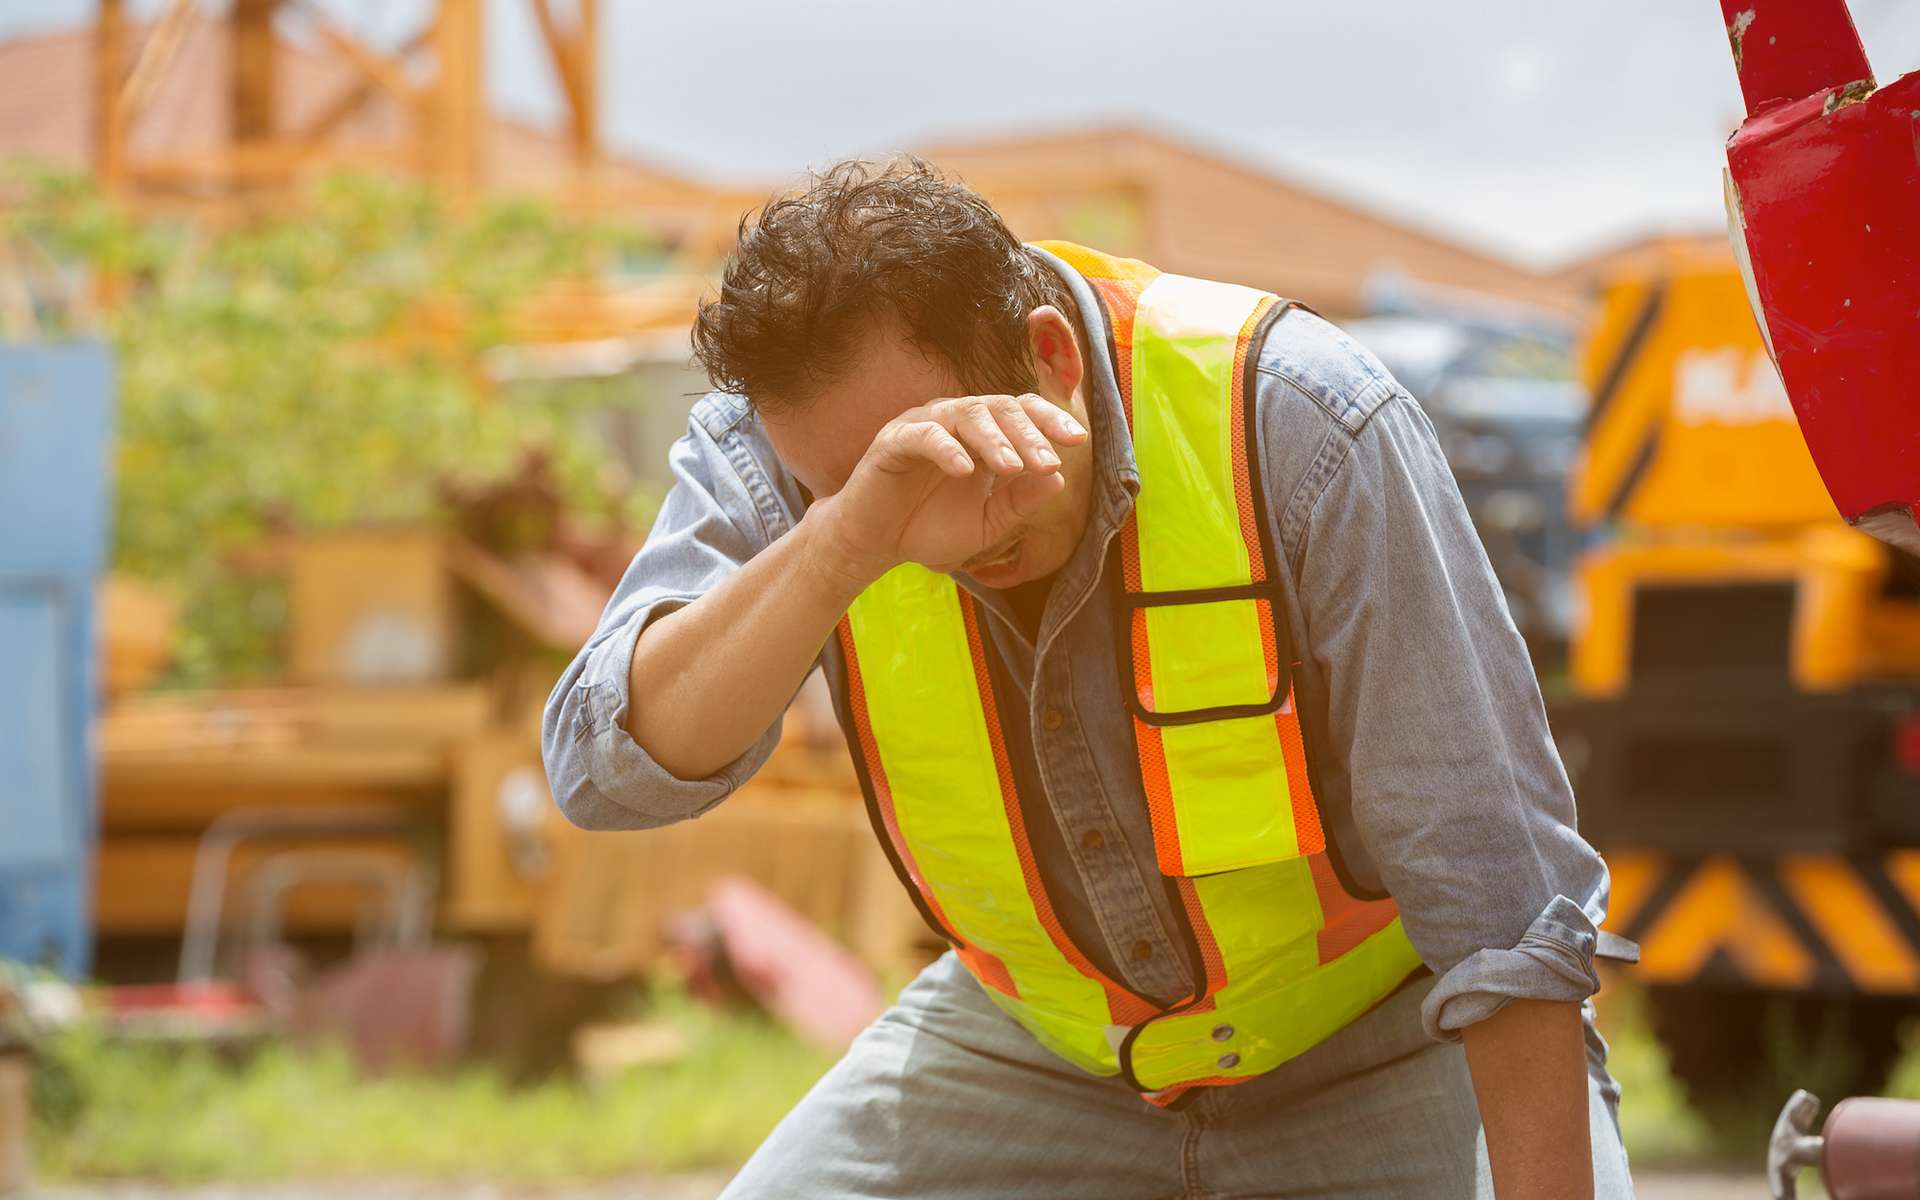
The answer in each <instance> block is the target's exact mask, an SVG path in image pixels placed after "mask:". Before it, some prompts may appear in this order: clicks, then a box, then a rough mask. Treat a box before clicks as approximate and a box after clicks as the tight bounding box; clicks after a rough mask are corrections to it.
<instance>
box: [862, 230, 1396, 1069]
mask: <svg viewBox="0 0 1920 1200" xmlns="http://www.w3.org/2000/svg"><path fill="white" fill-rule="evenodd" d="M1043 246H1044V248H1045V249H1047V250H1049V251H1051V252H1052V253H1054V254H1056V255H1058V256H1059V257H1061V258H1063V259H1065V260H1066V261H1067V262H1068V263H1070V264H1072V266H1073V267H1074V268H1075V269H1076V270H1078V271H1079V272H1080V273H1081V274H1082V275H1083V276H1084V277H1085V278H1086V279H1087V281H1088V282H1089V283H1090V284H1092V285H1093V288H1094V290H1095V292H1096V294H1097V295H1098V296H1099V298H1100V301H1101V305H1102V308H1103V309H1104V316H1105V319H1106V330H1105V333H1106V336H1107V340H1108V343H1109V349H1110V351H1111V353H1112V355H1113V361H1114V367H1115V374H1116V376H1117V378H1118V382H1119V385H1120V397H1121V401H1122V404H1123V406H1124V408H1125V411H1126V418H1127V423H1128V426H1129V429H1130V430H1131V433H1132V438H1133V450H1134V457H1135V459H1136V461H1137V462H1138V465H1139V470H1140V480H1141V483H1140V493H1139V497H1138V500H1137V502H1136V505H1135V508H1134V512H1133V514H1132V516H1131V517H1130V518H1129V520H1128V521H1127V524H1126V526H1125V528H1124V529H1123V530H1122V531H1121V535H1120V542H1121V562H1122V567H1123V571H1124V588H1125V604H1126V613H1127V618H1126V622H1127V625H1128V627H1127V628H1125V629H1123V630H1121V631H1120V633H1119V638H1118V640H1119V643H1120V644H1119V646H1118V647H1117V649H1118V653H1119V654H1120V655H1121V656H1122V659H1123V661H1124V664H1125V673H1124V676H1123V677H1126V678H1131V679H1132V681H1133V688H1132V689H1131V690H1130V691H1128V692H1127V693H1126V696H1125V703H1127V704H1128V705H1129V707H1130V708H1131V709H1132V716H1133V732H1134V740H1135V742H1136V744H1137V748H1138V757H1139V763H1140V777H1141V781H1142V783H1143V784H1144V790H1145V795H1146V802H1147V808H1148V816H1149V819H1150V822H1151V825H1152V828H1153V837H1154V847H1155V851H1156V855H1157V857H1158V860H1159V865H1160V869H1161V872H1162V873H1163V874H1164V875H1165V876H1166V877H1167V879H1168V880H1169V882H1170V885H1171V886H1172V888H1173V889H1174V891H1175V893H1176V894H1177V895H1178V897H1179V899H1180V902H1181V903H1180V909H1181V914H1182V915H1183V916H1184V918H1185V925H1186V929H1185V931H1184V932H1185V934H1186V941H1187V943H1188V949H1189V951H1190V957H1191V960H1192V964H1193V974H1194V977H1195V978H1196V979H1197V980H1198V981H1199V984H1198V987H1197V988H1196V990H1195V992H1194V993H1193V994H1192V995H1189V996H1186V997H1183V998H1181V1000H1180V1001H1179V1002H1178V1003H1175V1004H1173V1005H1172V1006H1171V1007H1166V1006H1163V1005H1161V1004H1158V1003H1155V1002H1153V1001H1150V1000H1148V999H1146V998H1145V997H1142V996H1140V995H1139V994H1138V993H1136V992H1134V991H1132V990H1131V989H1129V988H1128V987H1127V986H1126V985H1125V984H1123V983H1122V982H1120V981H1119V980H1117V979H1114V978H1111V977H1109V976H1108V975H1107V974H1105V973H1104V972H1102V971H1101V970H1099V969H1098V968H1096V967H1095V966H1094V965H1093V963H1091V962H1090V961H1089V960H1088V958H1087V956H1086V955H1085V954H1084V953H1083V952H1082V951H1081V949H1080V948H1079V947H1077V946H1076V945H1074V943H1073V941H1072V940H1071V939H1070V938H1069V937H1068V936H1067V934H1066V932H1065V930H1064V929H1063V928H1062V926H1061V923H1060V921H1059V920H1058V918H1057V917H1056V915H1055V913H1054V910H1053V905H1052V902H1051V901H1050V899H1049V898H1048V894H1047V886H1046V882H1045V880H1043V879H1042V878H1041V876H1040V872H1039V870H1038V868H1037V866H1036V864H1035V861H1034V854H1033V847H1032V846H1031V845H1030V844H1029V843H1028V839H1027V834H1026V825H1025V822H1024V821H1023V819H1022V815H1021V805H1022V803H1023V798H1022V797H1021V796H1020V795H1019V791H1018V788H1017V787H1016V784H1015V780H1014V772H1013V768H1012V765H1011V763H1010V761H1009V758H1008V751H1007V746H1006V742H1005V739H1004V738H1003V737H1002V735H1001V728H1000V716H999V711H998V705H997V703H996V699H995V695H994V685H993V682H992V680H991V678H990V676H989V673H988V670H987V661H986V652H985V648H984V646H983V643H982V639H983V637H984V636H985V635H984V631H983V629H982V628H981V616H980V612H979V606H978V605H977V603H976V602H975V601H974V600H973V598H972V597H971V596H969V595H968V594H967V593H966V592H964V591H963V590H961V589H960V587H959V586H958V585H956V584H955V583H954V581H953V580H952V579H951V578H949V577H948V576H946V575H942V574H938V573H936V572H933V571H930V570H927V569H926V568H924V567H921V566H918V565H914V564H908V565H905V566H901V567H898V568H896V569H894V570H893V571H890V572H888V573H887V574H886V575H885V576H884V577H882V578H881V579H880V580H878V581H877V582H875V583H874V584H873V586H871V587H869V588H868V589H867V590H866V592H865V593H863V594H862V595H861V596H860V598H859V599H858V600H857V601H855V603H854V604H853V607H852V608H851V609H850V610H849V611H848V613H847V615H846V618H845V619H844V620H843V621H842V622H841V623H840V628H839V635H838V642H839V647H840V650H841V653H842V654H843V656H844V659H845V663H846V675H845V685H844V689H843V691H844V695H843V696H842V698H841V703H842V711H843V714H844V716H845V719H846V723H847V725H848V731H847V732H848V737H849V740H850V741H851V742H853V751H854V755H853V756H854V760H855V763H856V765H857V766H858V767H859V770H860V775H861V782H862V785H863V787H864V789H865V791H866V793H867V800H868V808H869V811H870V813H871V815H872V817H873V823H874V828H875V832H876V833H877V834H878V835H879V837H880V841H881V844H882V846H883V847H884V848H885V849H886V851H887V853H888V854H889V856H890V857H891V858H892V860H893V863H894V866H895V869H896V871H897V872H898V874H899V875H900V877H901V880H902V881H903V882H904V883H905V884H906V885H907V888H908V890H909V891H910V893H912V895H913V898H914V900H915V903H916V904H917V905H918V906H919V908H920V911H921V913H922V914H923V915H924V916H925V917H926V919H927V921H928V923H929V924H930V925H932V926H933V928H934V929H935V931H936V932H938V933H939V934H940V935H941V936H942V937H944V938H945V939H947V940H948V941H949V942H950V943H951V944H952V945H953V947H954V948H955V951H956V953H957V954H958V956H959V958H960V960H961V962H963V963H964V964H965V965H966V967H967V969H968V970H969V971H970V972H972V974H973V975H974V977H975V978H976V979H978V980H979V981H980V983H981V985H982V986H983V988H984V989H985V991H986V994H987V995H988V996H989V997H991V998H992V999H993V1001H994V1002H995V1003H996V1004H998V1005H999V1006H1000V1007H1001V1008H1002V1009H1004V1010H1006V1012H1008V1013H1009V1014H1010V1015H1012V1016H1013V1017H1014V1019H1016V1020H1017V1021H1019V1022H1020V1023H1021V1024H1022V1025H1024V1026H1025V1027H1026V1028H1027V1029H1028V1030H1029V1031H1030V1032H1032V1034H1033V1036H1034V1037H1036V1038H1037V1039H1039V1040H1040V1042H1041V1043H1042V1044H1044V1045H1046V1046H1047V1047H1048V1048H1049V1049H1051V1050H1052V1051H1053V1052H1054V1053H1056V1054H1058V1055H1059V1056H1060V1057H1062V1058H1064V1059H1066V1060H1067V1061H1068V1062H1071V1063H1074V1064H1075V1065H1077V1066H1079V1067H1081V1068H1082V1069H1084V1070H1086V1071H1089V1072H1092V1073H1094V1074H1097V1075H1120V1076H1122V1077H1123V1078H1124V1079H1126V1081H1127V1082H1128V1083H1129V1084H1131V1085H1132V1086H1133V1087H1135V1088H1137V1089H1138V1090H1139V1091H1140V1092H1141V1093H1143V1094H1144V1095H1146V1096H1147V1098H1148V1099H1149V1100H1152V1101H1154V1102H1156V1103H1168V1102H1171V1101H1172V1100H1173V1099H1175V1098H1177V1097H1178V1096H1179V1095H1181V1094H1183V1093H1184V1092H1185V1091H1186V1090H1187V1089H1188V1088H1191V1087H1195V1086H1204V1085H1223V1084H1232V1083H1239V1082H1242V1081H1244V1080H1247V1079H1250V1078H1253V1077H1254V1076H1257V1075H1260V1074H1261V1073H1263V1072H1265V1071H1268V1070H1270V1069H1272V1068H1273V1067H1275V1066H1277V1065H1278V1064H1280V1063H1282V1062H1285V1061H1286V1060H1288V1059H1290V1058H1292V1057H1294V1056H1295V1055H1297V1054H1300V1053H1301V1052H1303V1051H1305V1050H1307V1049H1309V1048H1311V1047H1312V1046H1314V1045H1315V1044H1317V1043H1319V1042H1320V1041H1321V1040H1323V1039H1324V1038H1326V1037H1328V1036H1329V1035H1331V1034H1332V1033H1334V1032H1335V1031H1337V1030H1339V1029H1340V1028H1341V1027H1343V1026H1344V1025H1346V1024H1347V1023H1348V1022H1349V1021H1352V1020H1353V1019H1354V1018H1355V1017H1357V1016H1359V1015H1360V1014H1361V1013H1363V1012H1365V1011H1366V1010H1367V1009H1368V1008H1369V1007H1371V1006H1372V1005H1373V1004H1375V1003H1377V1002H1378V1001H1379V1000H1381V999H1382V998H1384V997H1385V996H1386V995H1387V994H1388V993H1390V992H1392V991H1393V990H1394V989H1395V988H1396V987H1397V986H1399V984H1400V983H1401V982H1403V981H1404V980H1405V979H1406V977H1407V976H1408V975H1409V974H1410V973H1411V972H1412V971H1413V970H1415V969H1416V968H1417V967H1418V966H1419V958H1418V956H1417V955H1416V954H1415V953H1414V951H1413V947H1412V945H1411V944H1410V943H1409V942H1408V940H1407V936H1406V933H1405V931H1404V930H1403V929H1402V928H1401V924H1400V919H1399V916H1398V914H1397V911H1396V910H1395V908H1394V906H1393V902H1392V901H1391V900H1385V899H1373V900H1369V899H1361V898H1357V897H1354V896H1352V895H1350V894H1349V893H1348V892H1347V890H1346V889H1345V888H1344V887H1343V886H1342V885H1341V883H1340V881H1339V879H1338V876H1337V874H1336V872H1335V871H1334V869H1333V866H1332V864H1331V861H1330V859H1329V857H1328V852H1327V846H1326V839H1325V836H1324V835H1323V833H1322V830H1321V822H1320V814H1319V810H1318V808H1317V807H1316V805H1315V803H1314V798H1313V788H1312V785H1311V783H1310V780H1309V772H1308V769H1307V759H1306V751H1305V747H1304V744H1303V742H1302V738H1301V732H1300V721H1299V718H1298V715H1297V713H1296V712H1295V710H1294V703H1293V687H1292V682H1291V680H1292V668H1293V666H1294V659H1293V657H1292V646H1291V639H1290V637H1289V634H1288V628H1287V623H1286V620H1285V614H1284V612H1283V611H1282V604H1283V600H1282V592H1281V591H1280V588H1279V586H1278V583H1277V580H1276V578H1275V575H1274V573H1275V572H1276V571H1278V570H1280V569H1282V563H1281V561H1280V560H1279V559H1278V558H1277V557H1276V556H1275V554H1274V549H1273V546H1272V545H1271V543H1270V533H1269V530H1268V522H1267V520H1266V519H1265V512H1266V508H1265V501H1264V498H1263V497H1262V495H1261V484H1260V473H1259V470H1258V458H1259V456H1258V453H1257V443H1256V440H1255V436H1254V429H1255V427H1254V424H1253V420H1254V416H1253V413H1254V386H1253V382H1252V377H1253V370H1254V365H1255V363H1256V361H1257V359H1258V355H1259V349H1260V344H1261V342H1262V340H1263V339H1264V337H1265V336H1266V333H1267V330H1268V329H1269V328H1270V327H1271V326H1272V324H1273V323H1274V322H1275V321H1276V320H1278V319H1279V318H1280V317H1281V316H1282V315H1284V314H1285V312H1286V311H1287V309H1288V308H1289V307H1290V305H1289V303H1288V302H1285V301H1282V300H1280V299H1279V298H1277V297H1275V296H1273V295H1270V294H1268V293H1265V292H1259V291H1255V290H1253V289H1251V288H1244V287H1238V286H1234V285H1231V284H1223V283H1213V282H1209V281H1207V280H1202V279H1192V278H1188V277H1185V276H1180V275H1170V274H1163V273H1161V272H1159V271H1156V270H1155V269H1154V268H1152V267H1150V266H1148V265H1147V264H1145V263H1142V262H1139V261H1136V260H1133V259H1118V258H1112V257H1109V256H1107V255H1104V254H1101V253H1099V252H1097V251H1094V250H1089V249H1086V248H1084V247H1081V246H1075V245H1072V244H1069V243H1065V242H1050V243H1043ZM1088 332H1089V333H1090V334H1097V332H1098V331H1093V330H1089V331H1088ZM1028 802H1031V803H1036V804H1038V803H1044V800H1043V798H1041V797H1031V798H1029V800H1028Z"/></svg>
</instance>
